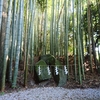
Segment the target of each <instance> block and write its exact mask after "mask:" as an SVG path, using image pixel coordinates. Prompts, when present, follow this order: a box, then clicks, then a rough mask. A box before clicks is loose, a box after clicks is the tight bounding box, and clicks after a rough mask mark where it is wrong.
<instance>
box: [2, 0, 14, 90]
mask: <svg viewBox="0 0 100 100" xmlns="http://www.w3.org/2000/svg"><path fill="white" fill-rule="evenodd" d="M12 1H13V0H10V1H9V7H8V18H7V26H6V34H5V43H4V58H3V72H2V82H1V91H2V92H3V91H4V89H5V79H6V69H7V61H8V59H9V56H8V53H9V41H10V40H9V36H10V24H11V9H12Z"/></svg>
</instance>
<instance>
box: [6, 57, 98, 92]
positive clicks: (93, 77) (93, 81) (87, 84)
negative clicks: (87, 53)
mask: <svg viewBox="0 0 100 100" xmlns="http://www.w3.org/2000/svg"><path fill="white" fill-rule="evenodd" d="M85 59H86V60H85V61H86V62H88V61H87V58H85ZM60 60H61V61H62V62H63V61H64V60H63V58H60ZM34 61H35V62H37V61H38V57H35V60H34ZM69 62H70V64H71V63H72V62H73V57H72V56H70V59H69ZM87 65H88V64H87ZM88 67H89V66H86V68H87V69H88ZM71 69H73V68H71ZM70 72H71V73H73V70H70ZM85 78H86V79H85V80H83V82H82V85H80V84H79V82H78V81H75V78H74V75H73V74H70V80H69V81H67V83H66V85H65V86H63V88H67V89H76V88H82V89H86V88H100V73H97V71H96V70H95V69H94V71H93V73H91V72H90V70H87V71H85ZM23 82H24V72H23V62H22V61H21V62H20V66H19V73H18V80H17V88H15V89H12V88H11V85H10V84H9V83H6V88H5V92H6V93H8V92H13V91H20V90H23V89H25V88H24V86H23ZM36 87H56V84H55V82H54V80H53V79H49V80H46V81H42V82H40V83H39V84H35V82H34V79H33V78H32V75H31V74H30V73H28V83H27V87H26V88H36Z"/></svg>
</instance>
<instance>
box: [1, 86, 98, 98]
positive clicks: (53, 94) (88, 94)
mask: <svg viewBox="0 0 100 100" xmlns="http://www.w3.org/2000/svg"><path fill="white" fill-rule="evenodd" d="M0 100H100V88H96V89H91V88H88V89H65V88H61V87H44V88H43V87H39V88H34V89H27V90H23V91H19V92H13V93H7V94H5V95H2V96H0Z"/></svg>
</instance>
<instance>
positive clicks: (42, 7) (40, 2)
mask: <svg viewBox="0 0 100 100" xmlns="http://www.w3.org/2000/svg"><path fill="white" fill-rule="evenodd" d="M37 4H38V5H39V7H40V10H41V11H42V12H44V10H45V9H46V8H47V4H46V0H37Z"/></svg>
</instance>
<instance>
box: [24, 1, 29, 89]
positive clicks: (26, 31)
mask: <svg viewBox="0 0 100 100" xmlns="http://www.w3.org/2000/svg"><path fill="white" fill-rule="evenodd" d="M28 3H29V1H25V15H26V16H25V23H26V24H25V51H24V86H25V87H26V86H27V73H28V72H27V71H28V66H27V65H28V64H27V62H28V61H27V45H28V41H27V40H28V39H27V38H28V37H27V36H28V29H27V28H28Z"/></svg>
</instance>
